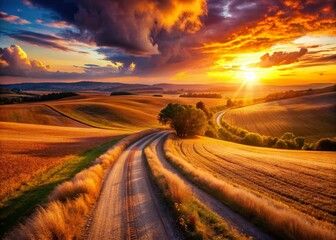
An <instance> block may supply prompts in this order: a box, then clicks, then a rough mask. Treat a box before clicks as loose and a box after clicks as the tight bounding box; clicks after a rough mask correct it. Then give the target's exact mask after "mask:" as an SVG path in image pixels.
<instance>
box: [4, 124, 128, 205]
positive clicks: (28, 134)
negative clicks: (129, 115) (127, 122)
mask: <svg viewBox="0 0 336 240" xmlns="http://www.w3.org/2000/svg"><path fill="white" fill-rule="evenodd" d="M0 128H1V131H0V146H1V151H2V152H1V155H0V169H1V170H0V172H1V174H0V199H2V198H3V197H4V196H5V195H7V194H9V193H10V192H11V191H13V190H15V189H18V188H19V187H20V186H21V185H22V184H24V183H26V182H28V181H29V180H30V179H32V178H33V177H34V176H37V175H38V174H40V173H42V172H44V171H46V170H48V169H50V168H53V167H55V166H57V165H59V164H62V163H64V162H66V161H68V160H69V159H71V158H72V157H74V156H76V155H77V154H80V153H82V152H84V151H86V150H88V149H91V148H93V147H94V146H97V145H100V144H102V143H105V142H107V141H110V140H111V139H112V138H114V137H116V136H118V135H122V134H126V133H128V132H126V131H110V130H102V129H95V128H74V127H73V128H72V127H59V126H47V125H36V124H19V123H9V122H0Z"/></svg>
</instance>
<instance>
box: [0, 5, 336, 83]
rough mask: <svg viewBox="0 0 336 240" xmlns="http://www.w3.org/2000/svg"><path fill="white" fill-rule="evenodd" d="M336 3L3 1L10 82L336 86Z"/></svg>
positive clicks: (0, 10) (3, 54)
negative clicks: (335, 84) (318, 84)
mask: <svg viewBox="0 0 336 240" xmlns="http://www.w3.org/2000/svg"><path fill="white" fill-rule="evenodd" d="M335 13H336V2H335V1H334V0H323V1H321V0H208V1H206V0H95V1H92V0H57V1H56V0H52V1H45V0H0V39H1V40H0V83H18V82H50V81H60V82H64V81H67V82H69V81H83V80H85V81H111V82H137V83H162V82H168V83H242V82H244V81H245V82H246V81H248V82H250V83H254V84H278V85H288V84H306V83H307V84H308V83H327V82H328V83H331V82H332V83H335V82H336V71H335V69H336V16H335Z"/></svg>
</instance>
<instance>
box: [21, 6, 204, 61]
mask: <svg viewBox="0 0 336 240" xmlns="http://www.w3.org/2000/svg"><path fill="white" fill-rule="evenodd" d="M26 2H29V4H31V5H33V6H37V7H44V8H48V9H51V10H53V11H54V12H55V13H56V14H57V17H59V18H61V19H63V20H66V21H68V22H69V23H71V24H73V25H74V26H76V27H77V28H78V31H77V32H73V31H71V30H68V31H67V32H66V36H67V37H69V38H76V39H80V40H83V41H85V42H94V43H95V44H96V45H98V46H108V47H118V48H121V49H123V50H124V51H125V52H127V53H129V54H133V55H155V54H159V51H158V43H157V35H158V34H159V33H160V31H161V30H163V29H165V30H167V31H182V32H187V33H192V32H195V31H197V30H199V28H200V27H201V25H202V24H201V22H200V19H199V17H200V16H202V15H204V14H205V13H206V2H205V0H188V1H185V0H170V1H167V0H161V1H152V0H143V1H138V0H114V1H110V0H99V1H94V2H93V1H91V0H79V1H76V2H75V1H66V0H63V1H62V0H60V1H43V0H30V1H28V0H26Z"/></svg>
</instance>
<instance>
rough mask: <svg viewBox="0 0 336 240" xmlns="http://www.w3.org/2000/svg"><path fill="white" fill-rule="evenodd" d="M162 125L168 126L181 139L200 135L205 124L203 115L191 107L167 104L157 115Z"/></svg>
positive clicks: (205, 119) (205, 118)
mask: <svg viewBox="0 0 336 240" xmlns="http://www.w3.org/2000/svg"><path fill="white" fill-rule="evenodd" d="M158 120H159V122H160V123H161V124H162V125H169V126H170V127H171V128H172V129H174V130H175V131H176V134H177V136H179V137H181V138H185V137H190V136H194V135H196V134H201V133H202V131H203V132H204V129H205V127H206V124H207V117H206V115H205V113H204V112H203V111H202V110H200V109H196V108H194V107H192V106H191V105H181V104H177V103H169V104H168V105H167V106H166V107H165V108H164V109H162V110H161V111H160V113H159V115H158Z"/></svg>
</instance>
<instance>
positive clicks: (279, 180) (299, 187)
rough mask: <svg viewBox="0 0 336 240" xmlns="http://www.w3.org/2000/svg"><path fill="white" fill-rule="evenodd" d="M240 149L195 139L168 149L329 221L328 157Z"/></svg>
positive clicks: (331, 181) (333, 194) (335, 201)
mask: <svg viewBox="0 0 336 240" xmlns="http://www.w3.org/2000/svg"><path fill="white" fill-rule="evenodd" d="M241 146H242V145H238V144H233V143H227V142H221V141H217V140H210V139H203V138H199V139H189V140H175V141H174V144H173V146H172V148H171V151H172V152H173V153H174V154H175V155H176V156H179V157H181V158H183V159H184V160H185V161H186V162H188V163H190V164H192V165H193V166H195V167H196V168H197V169H199V171H206V172H210V173H211V174H212V175H214V176H215V177H217V178H219V179H222V180H224V181H227V182H229V183H231V184H233V185H236V186H239V187H241V188H243V189H246V190H248V191H251V192H254V193H256V194H257V195H259V196H261V197H264V198H267V199H271V200H272V201H276V202H281V203H282V204H285V205H287V206H289V207H290V208H293V209H296V210H297V211H300V212H302V213H305V214H307V215H311V216H313V217H315V218H317V219H321V220H325V221H329V222H332V223H335V218H334V216H335V214H336V207H335V206H336V189H335V187H334V186H335V184H336V179H335V176H336V175H335V174H336V166H335V162H334V161H332V159H333V157H334V156H335V155H334V154H333V153H323V154H321V153H317V152H298V151H281V150H275V149H274V150H273V149H268V150H267V151H266V152H261V151H260V152H259V149H260V148H253V147H247V146H246V147H241ZM244 148H245V149H244ZM251 150H252V151H251ZM272 150H273V151H272Z"/></svg>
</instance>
